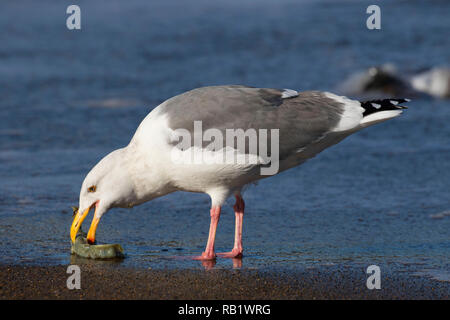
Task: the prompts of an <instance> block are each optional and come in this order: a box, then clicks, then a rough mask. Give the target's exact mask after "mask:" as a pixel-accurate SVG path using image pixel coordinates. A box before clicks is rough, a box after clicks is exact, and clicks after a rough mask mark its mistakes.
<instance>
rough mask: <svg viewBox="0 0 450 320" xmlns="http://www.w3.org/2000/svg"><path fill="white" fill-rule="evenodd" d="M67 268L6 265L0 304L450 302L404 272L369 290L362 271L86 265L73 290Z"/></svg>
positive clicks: (445, 286) (446, 287) (440, 288)
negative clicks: (19, 301)
mask: <svg viewBox="0 0 450 320" xmlns="http://www.w3.org/2000/svg"><path fill="white" fill-rule="evenodd" d="M66 269H67V266H5V265H0V299H186V300H190V299H271V300H278V299H449V291H450V283H449V282H445V281H436V280H433V279H428V278H424V277H415V276H411V275H406V274H402V273H400V272H399V273H398V274H397V275H395V276H392V275H389V276H388V275H385V276H384V277H383V278H382V288H381V289H380V290H368V289H367V287H366V274H365V273H364V270H363V269H362V268H361V269H359V268H345V267H344V268H341V267H337V266H333V267H323V268H322V267H321V268H319V269H306V270H304V271H295V272H292V271H258V270H248V269H246V270H224V269H212V270H208V271H206V270H152V269H147V270H136V269H126V268H117V267H110V266H106V267H105V266H101V265H81V289H80V290H76V289H75V290H69V289H67V287H66V280H67V277H68V276H69V274H67V273H66Z"/></svg>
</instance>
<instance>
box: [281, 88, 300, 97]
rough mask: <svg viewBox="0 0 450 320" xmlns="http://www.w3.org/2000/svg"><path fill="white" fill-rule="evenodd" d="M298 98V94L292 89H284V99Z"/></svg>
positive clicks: (282, 95)
mask: <svg viewBox="0 0 450 320" xmlns="http://www.w3.org/2000/svg"><path fill="white" fill-rule="evenodd" d="M297 96H298V92H297V91H295V90H292V89H284V91H283V93H282V94H281V98H282V99H287V98H293V97H297Z"/></svg>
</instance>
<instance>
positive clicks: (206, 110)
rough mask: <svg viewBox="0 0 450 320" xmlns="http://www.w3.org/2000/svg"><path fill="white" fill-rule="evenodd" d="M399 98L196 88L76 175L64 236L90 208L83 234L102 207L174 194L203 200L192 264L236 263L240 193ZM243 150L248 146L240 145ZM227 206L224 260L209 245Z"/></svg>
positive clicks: (395, 105)
mask: <svg viewBox="0 0 450 320" xmlns="http://www.w3.org/2000/svg"><path fill="white" fill-rule="evenodd" d="M408 101H409V99H381V100H372V101H365V102H360V101H356V100H352V99H349V98H347V97H344V96H338V95H335V94H333V93H330V92H320V91H303V92H298V91H296V90H291V89H270V88H255V87H249V86H242V85H223V86H210V87H202V88H197V89H194V90H191V91H188V92H185V93H182V94H180V95H177V96H174V97H172V98H170V99H168V100H166V101H164V102H163V103H162V104H160V105H159V106H157V107H156V108H154V109H153V110H152V111H151V112H150V113H149V114H148V115H147V116H146V117H145V119H144V120H143V121H142V122H141V123H140V125H139V127H138V128H137V130H136V132H135V134H134V136H133V137H132V139H131V141H130V143H129V144H128V145H127V146H126V147H123V148H120V149H117V150H115V151H112V152H111V153H109V154H108V155H106V156H105V157H104V158H103V159H101V160H100V162H98V163H97V164H96V165H95V166H94V167H93V168H92V169H91V171H90V172H89V173H88V174H87V175H86V177H85V179H84V181H83V183H82V186H81V191H80V197H79V210H78V213H77V214H76V215H75V218H74V220H73V223H72V226H71V230H70V236H71V240H72V242H74V241H75V237H76V234H77V232H78V230H79V228H80V226H81V224H82V222H83V220H84V219H85V218H86V216H87V215H88V213H89V211H90V209H91V208H94V207H95V213H94V217H93V219H92V223H91V226H90V228H89V232H88V235H87V239H88V242H89V243H91V244H92V243H95V233H96V230H97V226H98V224H99V221H100V219H101V217H102V216H103V214H104V213H105V212H107V211H108V210H109V209H111V208H115V207H120V208H131V207H134V206H136V205H139V204H142V203H144V202H147V201H150V200H152V199H155V198H158V197H161V196H164V195H167V194H169V193H172V192H175V191H188V192H197V193H205V194H207V195H209V197H210V198H211V209H210V219H211V222H210V227H209V235H208V241H207V244H206V248H205V251H204V252H203V253H202V254H201V255H198V256H195V257H193V258H194V259H197V260H214V259H216V257H217V256H220V257H224V258H241V257H242V256H243V245H242V225H243V216H244V211H245V203H244V200H243V198H242V194H241V191H242V190H243V188H244V187H245V186H246V185H248V184H251V183H254V182H256V181H257V180H260V179H263V178H268V177H271V176H273V175H275V174H278V173H280V172H282V171H285V170H287V169H290V168H292V167H295V166H298V165H300V164H302V163H304V162H305V161H306V160H308V159H311V158H313V157H314V156H315V155H317V154H318V153H319V152H321V151H322V150H324V149H326V148H328V147H330V146H332V145H334V144H336V143H338V142H340V141H341V140H342V139H344V138H346V137H347V136H349V135H351V134H352V133H355V132H357V131H359V130H361V129H363V128H366V127H368V126H371V125H374V124H376V123H380V122H383V121H385V120H388V119H391V118H394V117H397V116H398V115H400V114H401V113H402V111H403V110H402V109H405V108H406V107H404V106H401V104H402V103H405V102H408ZM247 141H248V143H247ZM233 195H234V197H235V198H236V203H235V205H234V207H233V208H234V212H235V237H234V246H233V248H232V250H231V251H229V252H224V253H217V255H216V252H215V249H214V241H215V235H216V230H217V225H218V223H219V218H220V212H221V207H222V206H223V204H224V203H225V201H226V200H227V198H229V197H231V196H233Z"/></svg>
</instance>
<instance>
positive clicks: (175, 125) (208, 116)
mask: <svg viewBox="0 0 450 320" xmlns="http://www.w3.org/2000/svg"><path fill="white" fill-rule="evenodd" d="M286 93H288V94H286ZM161 111H162V112H163V113H165V114H166V115H167V116H168V121H169V127H170V128H171V129H173V130H175V129H186V130H188V131H190V132H191V133H193V130H194V121H202V130H203V132H204V131H206V130H207V129H210V128H215V129H219V130H220V131H221V132H222V133H223V136H224V137H225V136H226V134H225V130H226V129H243V130H244V131H246V130H248V129H255V130H256V131H257V132H258V136H259V132H260V131H259V129H266V130H267V131H268V139H267V146H266V147H267V150H269V151H270V150H271V149H270V141H271V139H270V130H271V129H279V156H280V160H283V159H285V158H288V157H289V156H291V155H292V154H294V153H296V152H298V151H299V149H302V148H304V147H305V146H307V145H309V144H311V143H313V142H315V141H317V140H318V139H320V138H321V137H323V136H324V135H325V134H326V133H327V132H329V131H330V130H332V129H333V128H335V127H336V126H337V124H338V123H339V120H340V118H341V114H342V112H343V105H342V104H341V103H339V102H337V101H335V100H333V99H331V98H328V97H327V96H326V95H325V94H324V93H321V92H318V91H306V92H302V93H298V94H297V92H295V91H293V90H291V91H286V90H283V89H267V88H253V87H246V86H237V85H234V86H214V87H203V88H198V89H195V90H192V91H188V92H185V93H183V94H181V95H178V96H175V97H173V98H171V99H169V100H167V101H166V102H165V103H164V106H163V108H162V110H161ZM192 135H193V134H192ZM225 144H226V142H225V141H224V145H225ZM246 152H249V150H248V148H246Z"/></svg>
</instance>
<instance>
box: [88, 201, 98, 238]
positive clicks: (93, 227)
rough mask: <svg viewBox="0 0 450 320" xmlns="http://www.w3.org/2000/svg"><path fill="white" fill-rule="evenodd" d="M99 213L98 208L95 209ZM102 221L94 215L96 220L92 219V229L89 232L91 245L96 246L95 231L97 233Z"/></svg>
mask: <svg viewBox="0 0 450 320" xmlns="http://www.w3.org/2000/svg"><path fill="white" fill-rule="evenodd" d="M95 211H97V208H96V209H95ZM99 221H100V219H99V218H97V217H96V216H95V214H94V218H93V219H92V223H91V227H90V228H89V232H88V235H87V241H88V243H89V244H94V242H95V231H97V226H98V222H99Z"/></svg>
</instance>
